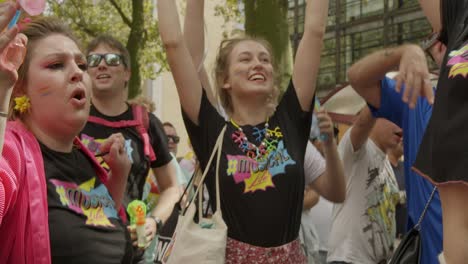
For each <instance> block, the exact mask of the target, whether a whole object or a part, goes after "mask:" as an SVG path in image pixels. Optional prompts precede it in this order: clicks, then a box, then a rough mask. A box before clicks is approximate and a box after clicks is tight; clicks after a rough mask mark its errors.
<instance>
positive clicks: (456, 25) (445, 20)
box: [440, 0, 468, 51]
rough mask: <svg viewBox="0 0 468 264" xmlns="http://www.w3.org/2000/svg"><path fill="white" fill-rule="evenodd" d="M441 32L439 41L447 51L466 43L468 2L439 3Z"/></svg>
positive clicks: (464, 0)
mask: <svg viewBox="0 0 468 264" xmlns="http://www.w3.org/2000/svg"><path fill="white" fill-rule="evenodd" d="M441 18H442V31H441V35H440V40H441V41H442V42H443V43H445V44H446V45H447V48H448V49H447V51H450V50H452V49H453V48H454V46H455V47H456V46H459V45H461V44H463V43H460V42H464V41H466V38H467V35H468V0H451V1H449V0H445V1H441Z"/></svg>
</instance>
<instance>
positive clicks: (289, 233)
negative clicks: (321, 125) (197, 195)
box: [158, 0, 328, 264]
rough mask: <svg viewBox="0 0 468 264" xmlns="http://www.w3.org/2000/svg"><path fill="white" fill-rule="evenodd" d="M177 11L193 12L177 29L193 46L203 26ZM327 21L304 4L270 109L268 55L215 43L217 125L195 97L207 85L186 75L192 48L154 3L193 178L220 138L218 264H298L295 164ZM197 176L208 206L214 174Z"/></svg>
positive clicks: (173, 11) (165, 4)
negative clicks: (283, 85) (222, 236)
mask: <svg viewBox="0 0 468 264" xmlns="http://www.w3.org/2000/svg"><path fill="white" fill-rule="evenodd" d="M187 3H188V4H191V8H187V16H190V14H193V13H194V10H198V11H199V12H198V13H199V14H201V15H200V16H199V17H198V18H197V19H187V20H186V22H185V25H186V27H185V28H186V34H192V35H196V36H203V35H204V34H203V32H202V30H203V26H196V25H203V15H202V14H203V1H200V0H198V1H197V0H191V1H187ZM327 11H328V0H309V1H307V7H306V16H305V17H306V18H305V23H304V35H303V37H302V40H301V44H300V45H299V48H298V51H297V55H296V61H295V65H294V72H293V77H292V80H291V81H290V83H289V85H288V87H287V89H286V92H285V94H284V96H283V98H281V100H280V101H279V102H278V100H277V96H278V90H279V87H278V82H277V77H276V76H278V71H277V70H276V64H275V62H274V58H273V55H272V52H271V48H270V45H269V44H268V43H266V42H265V41H262V40H258V39H255V38H251V37H244V38H239V39H233V40H227V41H224V42H222V43H221V45H220V49H219V52H218V55H217V60H216V66H215V68H216V69H215V72H214V75H215V81H216V90H217V91H218V94H219V97H220V101H221V102H220V103H221V105H222V107H223V108H224V109H225V110H226V112H227V114H228V117H229V119H230V122H226V120H225V118H224V117H223V116H221V115H220V114H218V112H217V110H216V108H215V107H214V106H213V105H212V104H211V103H210V102H209V100H208V97H207V94H206V93H205V92H204V90H203V87H205V88H207V85H206V83H205V82H204V81H203V80H204V78H203V77H200V78H199V73H198V72H197V68H196V67H195V65H197V66H198V65H199V63H200V61H192V57H193V58H198V57H203V56H198V55H200V54H195V53H192V54H191V53H190V52H191V51H192V50H190V49H191V48H190V47H195V46H197V45H199V44H200V43H199V41H194V39H195V38H196V37H195V38H193V39H186V40H184V37H183V36H182V33H181V30H180V25H179V18H178V12H177V8H176V4H175V2H174V1H173V0H159V1H158V17H159V32H160V34H161V38H162V42H163V44H164V46H165V48H166V53H167V58H168V62H169V66H170V68H171V71H172V74H173V76H174V80H175V83H176V87H177V91H178V93H179V98H180V101H181V105H182V110H183V117H184V122H185V126H186V128H187V130H188V134H189V136H190V141H191V142H192V145H193V148H194V151H195V153H196V156H197V158H198V159H199V161H200V165H201V167H202V168H205V167H206V166H207V164H208V160H209V157H210V154H211V152H212V151H213V149H214V147H215V144H216V139H217V138H218V135H219V133H220V132H221V131H226V133H225V134H224V138H223V139H222V155H220V158H219V161H218V164H219V165H218V170H219V189H220V193H221V197H220V200H221V204H220V207H221V208H220V209H221V212H219V211H218V212H216V213H218V214H217V215H219V213H222V216H223V219H224V221H225V223H226V225H227V227H228V239H227V245H226V263H228V264H230V263H259V264H262V263H268V262H270V261H273V262H274V263H284V264H288V263H294V264H301V263H305V261H306V259H305V256H304V254H303V252H302V249H301V247H300V243H299V240H298V234H299V227H300V220H301V214H302V202H303V198H304V156H305V150H306V145H307V142H308V137H309V134H308V132H309V129H310V125H311V117H312V116H311V115H312V110H313V98H314V95H315V82H316V77H317V73H318V65H319V64H320V50H321V47H322V38H323V35H324V31H325V20H326V17H327ZM200 22H201V23H200ZM188 28H192V29H188ZM194 28H197V29H194ZM201 42H203V41H201ZM186 45H189V46H190V47H187V46H186ZM199 46H200V45H199ZM201 46H203V45H201ZM200 50H203V47H202V48H201V49H200ZM200 79H201V80H202V81H201V80H200ZM208 89H209V88H207V90H208ZM223 128H224V129H223ZM205 169H207V170H208V171H209V172H210V173H208V174H207V176H206V185H207V187H208V188H207V189H208V192H209V194H210V197H216V196H215V195H216V192H215V190H216V189H217V188H216V184H215V182H216V181H215V179H216V177H215V173H214V172H215V171H216V169H215V168H213V167H211V168H205ZM215 200H216V199H211V200H210V201H211V203H212V204H211V208H219V205H216V204H215ZM217 206H218V207H217Z"/></svg>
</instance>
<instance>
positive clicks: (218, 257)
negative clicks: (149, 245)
mask: <svg viewBox="0 0 468 264" xmlns="http://www.w3.org/2000/svg"><path fill="white" fill-rule="evenodd" d="M225 131H226V126H224V128H223V129H222V130H221V133H220V134H219V136H218V139H217V140H216V144H215V146H214V148H213V152H212V153H211V157H210V159H209V161H208V164H207V165H206V168H205V171H204V172H203V176H202V178H201V181H200V183H199V185H198V187H197V189H196V191H195V193H194V194H193V196H192V199H191V200H190V202H189V205H188V208H187V209H186V210H185V212H184V210H182V212H181V214H180V215H179V219H178V222H177V226H176V229H175V232H174V235H173V237H172V241H171V244H170V245H169V248H168V250H167V251H166V255H165V256H164V258H163V260H162V263H164V264H187V263H193V264H198V263H200V264H223V263H224V262H225V254H226V239H227V226H226V223H224V220H223V216H222V213H221V201H220V194H219V160H220V157H221V150H222V146H223V138H224V132H225ZM215 153H217V161H216V211H215V212H214V214H213V215H212V218H209V219H208V218H203V211H202V208H201V207H202V206H201V196H202V188H203V187H202V186H203V182H204V180H205V177H206V175H207V173H208V170H209V168H210V166H211V162H212V161H213V157H214V154H215ZM192 184H193V181H192V183H191V184H190V185H192ZM187 188H189V187H187ZM197 194H199V198H200V199H199V204H198V208H197V206H196V204H195V202H194V200H195V198H196V197H197ZM197 209H198V216H199V221H198V223H196V222H195V221H194V216H195V213H196V210H197Z"/></svg>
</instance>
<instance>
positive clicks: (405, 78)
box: [348, 45, 434, 108]
mask: <svg viewBox="0 0 468 264" xmlns="http://www.w3.org/2000/svg"><path fill="white" fill-rule="evenodd" d="M398 68H399V71H400V74H399V76H398V78H397V81H398V82H397V90H399V89H400V87H401V85H402V84H403V83H405V85H406V87H407V88H406V89H405V91H404V93H403V98H402V99H403V101H404V102H406V103H409V105H410V107H413V108H414V106H415V105H416V101H417V96H418V95H423V96H425V97H426V98H427V99H428V101H429V102H430V103H432V102H433V100H434V95H433V90H432V85H431V83H430V75H429V70H428V67H427V61H426V56H425V54H424V51H423V50H422V49H421V48H420V47H419V46H416V45H403V46H399V47H396V48H388V49H384V50H380V51H377V52H374V53H372V54H370V55H368V56H366V57H364V58H363V59H361V60H360V61H358V62H356V63H355V64H354V65H352V66H351V68H350V69H349V70H348V79H349V82H350V84H351V86H352V87H353V88H354V90H356V92H357V93H358V94H360V95H361V96H362V97H363V98H364V99H365V100H366V101H367V102H368V103H369V104H371V105H372V106H374V107H377V108H379V107H380V99H381V98H380V81H381V80H382V79H383V78H384V77H385V74H386V73H387V72H389V71H392V70H396V69H398Z"/></svg>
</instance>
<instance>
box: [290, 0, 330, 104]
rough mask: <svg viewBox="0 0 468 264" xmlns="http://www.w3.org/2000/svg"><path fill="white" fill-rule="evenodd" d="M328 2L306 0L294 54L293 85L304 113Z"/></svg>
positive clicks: (314, 78) (313, 82)
mask: <svg viewBox="0 0 468 264" xmlns="http://www.w3.org/2000/svg"><path fill="white" fill-rule="evenodd" d="M327 16H328V0H308V1H307V6H306V15H305V21H304V34H303V36H302V40H301V42H300V44H299V47H298V49H297V53H296V60H295V63H294V70H293V75H292V79H293V83H294V87H295V88H296V93H297V95H298V98H299V103H300V104H301V108H302V110H304V111H310V106H311V104H312V99H313V97H314V94H315V87H316V81H317V75H318V69H319V64H320V52H321V50H322V46H323V37H324V35H325V26H326V20H327Z"/></svg>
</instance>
